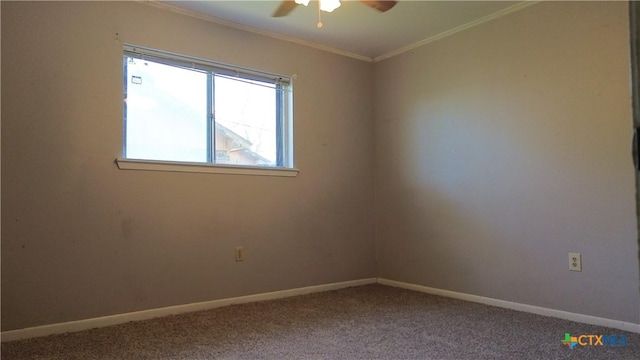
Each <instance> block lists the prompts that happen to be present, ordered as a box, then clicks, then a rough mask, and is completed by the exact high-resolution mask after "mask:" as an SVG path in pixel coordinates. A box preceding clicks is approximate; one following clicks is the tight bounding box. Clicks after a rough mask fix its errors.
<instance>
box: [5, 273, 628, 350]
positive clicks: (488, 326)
mask: <svg viewBox="0 0 640 360" xmlns="http://www.w3.org/2000/svg"><path fill="white" fill-rule="evenodd" d="M565 333H570V334H571V336H578V335H582V334H595V335H607V336H608V335H612V334H613V335H616V336H618V337H620V336H622V335H624V337H625V338H626V340H627V343H628V344H627V345H626V346H580V345H577V346H576V347H575V348H574V349H573V350H571V349H569V347H568V346H566V345H563V344H562V340H563V339H564V336H565ZM1 350H2V360H11V359H83V360H92V359H127V360H128V359H180V360H186V359H190V360H191V359H634V360H637V359H640V335H639V334H634V333H629V332H624V331H621V330H615V329H610V328H604V327H598V326H591V325H585V324H580V323H575V322H571V321H565V320H560V319H555V318H550V317H544V316H539V315H532V314H528V313H522V312H517V311H512V310H506V309H502V308H497V307H492V306H486V305H481V304H476V303H470V302H465V301H460V300H454V299H448V298H443V297H439V296H433V295H427V294H423V293H419V292H414V291H409V290H404V289H398V288H393V287H388V286H383V285H366V286H360V287H353V288H348V289H343V290H337V291H331V292H325V293H317V294H311V295H304V296H298V297H292V298H287V299H281V300H274V301H265V302H257V303H250V304H243V305H234V306H229V307H223V308H218V309H213V310H207V311H201V312H196V313H190V314H183V315H176V316H170V317H165V318H159V319H153V320H148V321H142V322H135V323H127V324H122V325H117V326H112V327H108V328H101V329H93V330H88V331H84V332H79V333H71V334H64V335H54V336H48V337H43V338H36V339H29V340H23V341H15V342H8V343H3V344H2V346H1Z"/></svg>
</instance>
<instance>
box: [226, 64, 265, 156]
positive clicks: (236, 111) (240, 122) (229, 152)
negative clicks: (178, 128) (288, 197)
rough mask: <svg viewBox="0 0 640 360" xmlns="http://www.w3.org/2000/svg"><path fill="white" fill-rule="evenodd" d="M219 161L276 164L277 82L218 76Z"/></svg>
mask: <svg viewBox="0 0 640 360" xmlns="http://www.w3.org/2000/svg"><path fill="white" fill-rule="evenodd" d="M214 93H215V115H216V129H215V130H216V132H215V134H216V138H215V150H216V152H215V158H216V160H215V162H216V163H219V164H240V165H258V166H260V165H261V166H276V164H277V161H276V160H277V159H276V156H277V150H276V88H275V85H274V84H271V83H265V82H260V81H251V80H246V79H234V78H227V77H223V76H216V77H215V85H214Z"/></svg>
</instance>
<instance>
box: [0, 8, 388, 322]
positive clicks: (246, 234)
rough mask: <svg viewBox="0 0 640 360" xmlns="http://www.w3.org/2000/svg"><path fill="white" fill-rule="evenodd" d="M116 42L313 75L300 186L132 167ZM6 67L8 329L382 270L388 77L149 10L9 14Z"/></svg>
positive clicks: (299, 123)
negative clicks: (378, 166) (377, 230)
mask: <svg viewBox="0 0 640 360" xmlns="http://www.w3.org/2000/svg"><path fill="white" fill-rule="evenodd" d="M116 31H117V32H119V34H120V39H121V41H122V42H128V43H132V44H137V45H142V46H147V47H152V48H158V49H162V50H167V51H171V52H176V53H182V54H188V55H191V56H196V57H202V58H206V59H210V60H214V61H219V62H223V63H230V64H235V65H240V66H245V67H250V68H257V69H260V70H265V71H270V72H275V73H283V74H289V75H291V74H297V80H296V81H295V84H294V86H295V99H294V109H295V110H294V111H295V130H294V131H295V142H296V146H295V160H296V166H297V167H299V168H300V175H299V176H298V177H297V178H279V177H259V176H238V175H213V174H191V173H168V172H144V171H122V170H118V169H117V167H116V165H114V159H115V158H116V157H118V156H120V154H121V149H122V105H121V104H122V45H121V44H117V43H115V42H114V33H115V32H116ZM2 60H3V61H2V75H3V76H2V155H3V161H2V174H3V177H2V231H3V234H2V330H3V331H6V330H11V329H17V328H24V327H29V326H36V325H43V324H51V323H59V322H64V321H71V320H77V319H84V318H91V317H97V316H102V315H109V314H117V313H124V312H129V311H136V310H143V309H150V308H157V307H163V306H169V305H178V304H187V303H193V302H198V301H207V300H213V299H219V298H228V297H234V296H240V295H246V294H254V293H262V292H268V291H273V290H281V289H291V288H296V287H302V286H310V285H317V284H326V283H333V282H339V281H347V280H354V279H362V278H369V277H373V276H374V275H375V273H374V266H375V264H374V261H375V255H374V248H373V246H372V239H373V237H374V233H373V232H374V224H373V215H374V214H373V176H372V174H373V152H372V149H373V125H372V119H373V113H372V111H373V109H372V108H371V106H370V101H371V98H372V96H373V94H372V90H371V89H372V83H373V80H372V69H373V67H372V65H371V64H368V63H366V62H362V61H357V60H353V59H349V58H345V57H341V56H338V55H334V54H329V53H325V52H322V51H317V50H313V49H310V48H307V47H303V46H299V45H295V44H291V43H287V42H284V41H278V40H273V39H270V38H266V37H262V36H258V35H255V34H251V33H247V32H243V31H238V30H233V29H230V28H226V27H222V26H217V25H215V24H212V23H208V22H205V21H201V20H196V19H193V18H190V17H186V16H181V15H177V14H173V13H170V12H167V11H163V10H160V9H156V8H153V7H149V6H147V5H144V4H140V3H133V2H126V3H125V2H104V3H96V2H82V3H78V2H74V3H60V2H54V3H47V2H38V3H31V2H27V3H25V2H20V3H16V2H2ZM239 245H240V246H244V249H245V256H246V260H245V261H244V262H243V263H239V264H237V263H235V261H234V251H233V249H234V247H236V246H239Z"/></svg>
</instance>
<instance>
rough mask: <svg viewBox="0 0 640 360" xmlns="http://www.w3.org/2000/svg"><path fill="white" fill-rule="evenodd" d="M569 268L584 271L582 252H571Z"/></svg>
mask: <svg viewBox="0 0 640 360" xmlns="http://www.w3.org/2000/svg"><path fill="white" fill-rule="evenodd" d="M569 270H571V271H582V256H581V255H580V253H569Z"/></svg>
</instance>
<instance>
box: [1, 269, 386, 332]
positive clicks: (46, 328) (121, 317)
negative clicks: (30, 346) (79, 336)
mask: <svg viewBox="0 0 640 360" xmlns="http://www.w3.org/2000/svg"><path fill="white" fill-rule="evenodd" d="M375 282H376V279H375V278H370V279H361V280H353V281H344V282H339V283H332V284H324V285H316V286H308V287H303V288H297V289H290V290H281V291H274V292H268V293H262V294H255V295H247V296H240V297H235V298H228V299H220V300H212V301H205V302H198V303H193V304H185V305H176V306H168V307H163V308H158V309H150V310H143V311H136V312H130V313H125V314H117V315H110V316H102V317H97V318H92V319H84V320H78V321H69V322H64V323H59V324H50V325H43V326H35V327H30V328H25V329H18V330H9V331H3V332H2V333H0V338H1V341H2V342H5V341H13V340H21V339H28V338H34V337H40V336H47V335H53V334H63V333H68V332H76V331H82V330H89V329H93V328H99V327H105V326H111V325H118V324H123V323H127V322H130V321H140V320H148V319H153V318H158V317H162V316H168V315H175V314H182V313H188V312H194V311H200V310H208V309H213V308H217V307H222V306H228V305H234V304H244V303H249V302H255V301H264V300H275V299H281V298H286V297H291V296H297V295H305V294H311V293H316V292H323V291H331V290H338V289H343V288H347V287H352V286H361V285H367V284H374V283H375Z"/></svg>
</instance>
